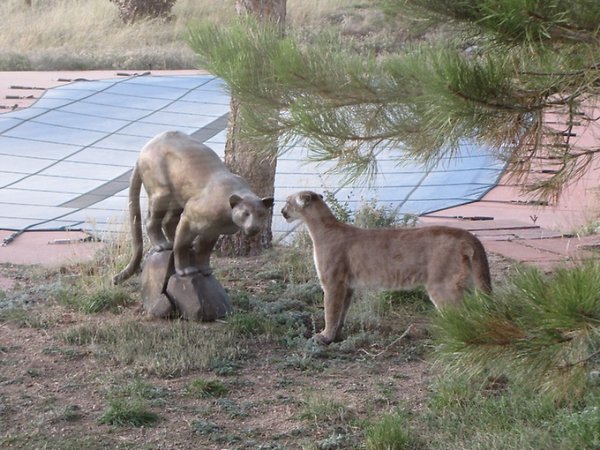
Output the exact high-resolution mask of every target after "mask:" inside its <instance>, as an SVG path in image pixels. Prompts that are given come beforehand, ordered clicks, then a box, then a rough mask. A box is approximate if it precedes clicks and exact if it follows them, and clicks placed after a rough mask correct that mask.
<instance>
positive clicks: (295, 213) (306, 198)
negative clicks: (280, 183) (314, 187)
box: [281, 191, 323, 222]
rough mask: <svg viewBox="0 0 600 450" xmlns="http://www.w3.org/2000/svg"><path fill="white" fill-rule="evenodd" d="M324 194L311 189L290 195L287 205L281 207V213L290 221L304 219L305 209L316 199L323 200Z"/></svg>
mask: <svg viewBox="0 0 600 450" xmlns="http://www.w3.org/2000/svg"><path fill="white" fill-rule="evenodd" d="M322 199H323V196H322V195H320V194H317V193H315V192H311V191H301V192H296V193H295V194H292V195H290V196H289V197H288V198H287V200H286V202H285V206H284V207H283V208H282V209H281V215H282V216H283V218H284V219H285V220H287V221H288V222H293V221H294V220H298V219H302V215H303V211H304V209H305V208H307V207H308V206H309V205H310V204H311V203H312V202H314V201H315V200H322Z"/></svg>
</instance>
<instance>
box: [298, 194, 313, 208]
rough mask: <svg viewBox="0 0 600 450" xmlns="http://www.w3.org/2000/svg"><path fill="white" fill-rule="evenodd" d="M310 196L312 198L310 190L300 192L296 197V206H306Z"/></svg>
mask: <svg viewBox="0 0 600 450" xmlns="http://www.w3.org/2000/svg"><path fill="white" fill-rule="evenodd" d="M312 198H313V193H312V192H301V193H300V194H298V196H297V197H296V203H297V204H298V206H299V207H300V208H306V207H307V206H308V205H309V203H310V201H311V200H312Z"/></svg>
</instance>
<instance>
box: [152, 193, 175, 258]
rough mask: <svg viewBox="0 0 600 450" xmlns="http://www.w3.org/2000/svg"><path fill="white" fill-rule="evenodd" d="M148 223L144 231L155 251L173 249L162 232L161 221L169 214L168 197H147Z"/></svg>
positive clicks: (154, 195) (157, 195)
mask: <svg viewBox="0 0 600 450" xmlns="http://www.w3.org/2000/svg"><path fill="white" fill-rule="evenodd" d="M148 203H149V205H148V221H147V222H146V231H147V232H148V237H149V238H150V242H151V243H152V246H153V247H154V250H155V251H162V250H169V249H171V248H173V244H172V242H169V241H168V239H167V238H166V236H165V234H164V232H163V221H164V219H165V216H166V215H167V213H168V212H169V203H170V198H169V196H168V195H160V194H153V195H152V196H151V197H149V202H148Z"/></svg>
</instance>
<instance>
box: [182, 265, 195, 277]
mask: <svg viewBox="0 0 600 450" xmlns="http://www.w3.org/2000/svg"><path fill="white" fill-rule="evenodd" d="M197 273H200V269H198V267H195V266H188V267H184V268H183V269H178V270H177V275H179V276H180V277H189V276H190V275H196V274H197Z"/></svg>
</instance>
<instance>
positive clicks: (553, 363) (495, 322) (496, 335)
mask: <svg viewBox="0 0 600 450" xmlns="http://www.w3.org/2000/svg"><path fill="white" fill-rule="evenodd" d="M599 292H600V265H598V264H596V263H587V264H584V265H582V266H579V267H575V268H571V269H558V270H557V271H556V272H555V274H554V275H553V276H552V277H548V276H546V275H545V274H543V273H542V272H541V271H540V270H538V269H535V268H522V269H521V270H520V271H519V272H518V273H517V274H516V276H514V277H513V278H512V279H511V280H510V281H509V283H508V285H507V286H505V288H504V289H502V290H498V291H496V292H494V294H493V296H492V297H490V296H487V295H483V294H480V293H476V294H472V295H469V296H467V297H466V298H465V301H464V302H463V305H462V306H461V307H460V308H446V309H445V310H444V311H443V312H442V314H438V315H436V316H434V322H435V325H436V327H435V328H436V330H437V332H438V333H437V341H438V343H439V345H438V347H437V350H438V356H439V357H440V360H441V361H443V362H444V365H445V367H446V369H447V370H448V371H455V372H457V373H466V374H468V375H469V376H477V375H481V374H486V373H487V374H488V375H491V374H493V375H496V376H498V375H507V376H509V378H511V379H514V381H515V382H516V383H519V384H521V385H523V386H528V387H529V388H530V389H533V390H535V391H542V392H548V393H550V394H551V395H554V396H555V397H556V398H563V399H565V398H569V397H570V398H576V397H579V396H581V395H582V394H583V393H585V391H586V388H587V385H588V374H589V373H590V371H592V370H595V369H597V368H598V367H600V357H598V348H599V347H600V331H599V327H598V323H600V296H599ZM489 371H491V373H488V372H489Z"/></svg>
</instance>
